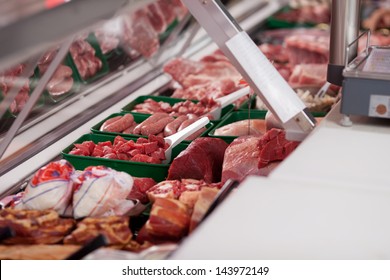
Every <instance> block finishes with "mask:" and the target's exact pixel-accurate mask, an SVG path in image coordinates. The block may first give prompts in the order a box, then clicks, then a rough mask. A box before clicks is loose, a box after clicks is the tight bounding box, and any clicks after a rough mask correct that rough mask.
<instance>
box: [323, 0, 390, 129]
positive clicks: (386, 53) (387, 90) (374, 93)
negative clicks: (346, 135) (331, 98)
mask: <svg viewBox="0 0 390 280" xmlns="http://www.w3.org/2000/svg"><path fill="white" fill-rule="evenodd" d="M360 7H361V0H343V1H340V0H335V1H332V21H331V34H330V56H329V64H328V77H327V80H328V81H329V82H330V83H333V84H336V85H339V86H342V97H341V109H340V111H341V113H342V114H344V118H343V119H342V120H341V123H340V124H341V125H343V126H351V125H352V121H351V120H350V118H349V115H360V116H369V117H379V118H390V46H389V47H378V46H370V32H369V31H366V32H364V33H362V34H361V35H359V36H358V34H359V26H360V16H359V15H360ZM365 35H366V36H367V41H366V48H365V50H364V51H363V52H362V53H360V54H357V49H358V46H357V45H358V42H359V39H360V38H361V37H363V36H365Z"/></svg>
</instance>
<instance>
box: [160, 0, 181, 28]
mask: <svg viewBox="0 0 390 280" xmlns="http://www.w3.org/2000/svg"><path fill="white" fill-rule="evenodd" d="M156 5H158V7H159V8H160V10H161V13H162V15H163V16H164V19H165V22H166V23H167V24H170V23H171V22H172V21H174V20H175V18H176V14H175V5H174V3H173V1H171V0H157V2H156Z"/></svg>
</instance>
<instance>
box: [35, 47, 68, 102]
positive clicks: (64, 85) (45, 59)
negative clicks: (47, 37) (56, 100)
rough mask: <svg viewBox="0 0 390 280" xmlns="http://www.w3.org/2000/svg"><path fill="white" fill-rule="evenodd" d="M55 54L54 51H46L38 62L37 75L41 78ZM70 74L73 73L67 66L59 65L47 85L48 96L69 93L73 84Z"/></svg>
mask: <svg viewBox="0 0 390 280" xmlns="http://www.w3.org/2000/svg"><path fill="white" fill-rule="evenodd" d="M56 53H57V51H56V50H54V51H48V52H46V53H45V54H44V55H43V56H42V57H41V59H40V60H39V61H38V68H39V74H40V76H41V77H42V75H43V74H45V72H46V70H47V68H48V67H49V65H50V63H51V62H52V61H53V59H54V57H55V55H56ZM72 74H73V71H72V69H71V68H70V67H69V66H66V65H64V64H60V66H58V68H57V70H56V71H55V72H54V74H53V76H52V78H51V79H50V81H49V82H48V83H47V86H46V89H47V91H48V92H49V94H51V95H53V96H58V95H62V94H64V93H67V92H69V91H70V90H71V89H72V87H73V82H74V81H73V78H72Z"/></svg>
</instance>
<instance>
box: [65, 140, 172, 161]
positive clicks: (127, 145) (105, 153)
mask: <svg viewBox="0 0 390 280" xmlns="http://www.w3.org/2000/svg"><path fill="white" fill-rule="evenodd" d="M161 139H162V141H161V140H160V138H159V137H156V136H154V135H150V136H149V139H145V138H138V139H137V142H134V141H133V140H126V139H124V138H123V137H121V136H116V137H115V139H114V143H113V144H112V143H111V142H107V141H106V142H99V143H97V144H95V143H94V142H92V141H84V142H83V143H81V144H77V143H76V144H74V146H75V147H74V148H73V149H72V150H71V151H70V152H69V154H71V155H82V156H92V157H103V158H109V159H120V160H130V161H136V162H146V163H155V164H159V163H162V160H164V159H165V152H164V151H165V149H166V148H167V146H166V145H165V142H164V139H163V138H161Z"/></svg>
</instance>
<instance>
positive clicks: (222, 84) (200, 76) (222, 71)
mask: <svg viewBox="0 0 390 280" xmlns="http://www.w3.org/2000/svg"><path fill="white" fill-rule="evenodd" d="M164 71H165V72H166V73H167V74H169V75H171V76H172V78H173V79H174V80H175V81H176V82H177V83H178V84H179V85H180V86H181V88H178V89H176V90H175V92H174V93H173V95H172V97H176V98H185V99H195V100H201V99H202V98H204V97H208V98H214V99H216V98H219V97H223V96H225V95H228V94H229V93H232V92H234V91H236V90H238V89H240V87H241V86H240V84H239V82H240V80H241V74H240V73H239V72H238V71H237V70H236V69H235V67H234V66H233V65H232V64H231V63H230V62H229V61H228V60H227V58H226V57H225V56H224V55H223V54H222V53H221V52H220V51H217V52H215V53H214V54H213V55H209V56H206V57H204V59H202V60H200V61H193V60H189V59H184V58H176V59H173V60H171V61H169V62H168V63H167V64H165V66H164ZM245 99H246V98H245V97H244V98H242V99H240V100H239V101H238V103H242V102H243V100H245Z"/></svg>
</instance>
